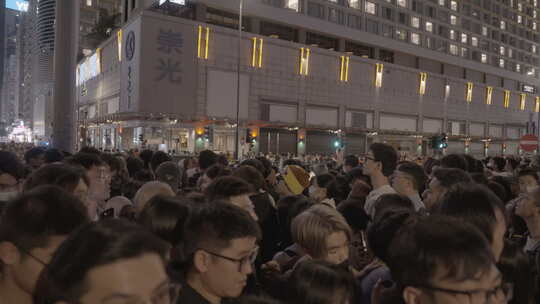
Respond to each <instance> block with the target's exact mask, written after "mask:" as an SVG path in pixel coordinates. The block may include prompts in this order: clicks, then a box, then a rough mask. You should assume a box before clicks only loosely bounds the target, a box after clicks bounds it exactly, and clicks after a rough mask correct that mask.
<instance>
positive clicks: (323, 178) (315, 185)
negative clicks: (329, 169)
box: [309, 174, 336, 202]
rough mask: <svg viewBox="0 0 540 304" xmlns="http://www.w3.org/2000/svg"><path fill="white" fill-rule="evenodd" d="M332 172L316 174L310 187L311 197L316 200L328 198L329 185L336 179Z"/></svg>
mask: <svg viewBox="0 0 540 304" xmlns="http://www.w3.org/2000/svg"><path fill="white" fill-rule="evenodd" d="M335 179H336V178H335V177H334V176H333V175H331V174H321V175H318V176H316V177H315V178H314V179H313V181H312V183H311V186H310V187H309V197H311V198H312V199H313V200H315V201H318V202H320V201H322V200H324V199H326V198H328V186H329V185H330V184H331V183H332V182H334V181H335Z"/></svg>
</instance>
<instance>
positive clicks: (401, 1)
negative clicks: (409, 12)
mask: <svg viewBox="0 0 540 304" xmlns="http://www.w3.org/2000/svg"><path fill="white" fill-rule="evenodd" d="M397 4H398V5H399V6H401V7H407V0H398V1H397Z"/></svg>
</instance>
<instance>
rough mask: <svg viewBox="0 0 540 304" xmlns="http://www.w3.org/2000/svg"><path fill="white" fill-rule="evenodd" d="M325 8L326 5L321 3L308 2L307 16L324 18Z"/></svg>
mask: <svg viewBox="0 0 540 304" xmlns="http://www.w3.org/2000/svg"><path fill="white" fill-rule="evenodd" d="M325 9H326V7H325V6H323V5H321V4H318V3H314V2H308V15H309V16H312V17H317V18H321V19H325V14H324V13H325V12H324V11H325Z"/></svg>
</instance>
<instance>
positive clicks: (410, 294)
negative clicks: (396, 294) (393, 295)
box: [403, 286, 422, 304]
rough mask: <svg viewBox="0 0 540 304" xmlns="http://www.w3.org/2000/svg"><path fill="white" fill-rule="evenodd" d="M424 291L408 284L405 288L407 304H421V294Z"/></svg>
mask: <svg viewBox="0 0 540 304" xmlns="http://www.w3.org/2000/svg"><path fill="white" fill-rule="evenodd" d="M421 295H422V291H421V290H420V289H418V288H415V287H411V286H407V287H405V289H404V290H403V300H405V303H407V304H420V296H421Z"/></svg>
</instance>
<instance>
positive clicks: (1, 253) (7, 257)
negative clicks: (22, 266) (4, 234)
mask: <svg viewBox="0 0 540 304" xmlns="http://www.w3.org/2000/svg"><path fill="white" fill-rule="evenodd" d="M20 260H21V254H20V252H19V250H18V249H17V247H15V245H14V244H13V243H11V242H0V261H2V263H4V264H5V265H15V264H18V263H19V261H20Z"/></svg>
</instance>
